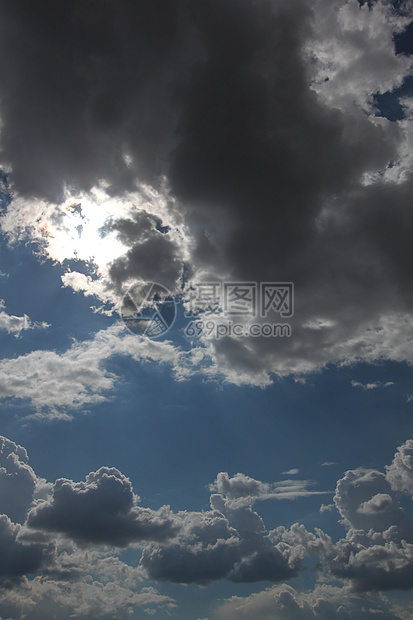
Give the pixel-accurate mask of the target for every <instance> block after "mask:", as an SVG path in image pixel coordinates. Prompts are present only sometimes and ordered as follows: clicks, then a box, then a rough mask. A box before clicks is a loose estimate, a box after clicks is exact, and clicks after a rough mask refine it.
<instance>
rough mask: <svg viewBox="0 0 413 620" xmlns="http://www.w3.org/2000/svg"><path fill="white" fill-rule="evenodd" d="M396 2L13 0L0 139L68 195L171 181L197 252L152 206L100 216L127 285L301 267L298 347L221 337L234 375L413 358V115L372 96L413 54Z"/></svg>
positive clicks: (0, 45)
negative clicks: (98, 0) (382, 107)
mask: <svg viewBox="0 0 413 620" xmlns="http://www.w3.org/2000/svg"><path fill="white" fill-rule="evenodd" d="M391 9H392V7H391V3H389V2H385V1H379V2H376V3H373V4H372V5H371V6H370V7H369V5H368V3H364V5H363V6H360V4H359V2H358V1H357V0H350V1H349V2H346V1H345V0H336V2H335V4H334V11H332V10H331V3H330V2H329V1H328V0H317V2H313V3H311V5H309V3H308V2H305V1H304V0H293V1H291V2H288V3H285V2H282V0H276V1H275V2H262V3H256V2H253V1H252V0H243V1H242V2H234V1H233V0H225V2H222V1H221V0H212V1H211V2H208V3H188V2H186V1H184V0H182V1H181V0H179V1H178V2H174V3H173V4H171V3H168V2H166V1H165V0H156V1H154V2H146V1H145V2H141V3H138V4H136V5H135V4H131V3H113V2H110V1H109V0H105V1H104V2H102V4H101V7H100V10H99V16H98V17H96V15H95V9H94V4H93V2H91V1H89V0H88V1H87V2H82V3H80V4H79V3H71V4H67V5H65V6H64V7H63V6H53V7H50V5H49V3H47V2H37V3H36V9H34V8H33V6H32V4H31V3H30V2H23V4H19V5H18V6H17V5H16V4H15V3H13V2H11V0H10V1H5V2H3V3H2V7H1V9H0V11H1V13H0V17H1V20H0V21H1V24H2V26H1V31H0V58H1V59H2V61H1V64H0V94H1V97H2V110H1V121H2V129H1V146H2V159H3V161H4V164H5V165H7V166H8V167H9V168H10V169H11V173H10V177H11V179H12V181H13V183H14V188H15V190H16V191H17V192H18V193H19V194H20V195H21V196H25V197H27V198H28V199H29V200H32V199H33V198H35V197H36V198H39V199H44V198H46V199H49V200H52V201H55V202H57V203H58V202H59V201H60V200H63V198H64V197H65V196H66V194H65V188H66V190H67V191H69V190H70V191H71V190H73V191H84V192H88V191H89V190H90V189H91V188H92V187H94V186H97V185H98V184H99V183H100V184H101V186H104V187H106V189H107V192H108V194H110V195H112V196H119V197H122V196H127V194H126V192H131V191H132V190H135V189H136V183H140V184H141V186H142V184H152V185H153V186H155V187H157V188H158V189H160V188H162V187H163V188H165V187H167V188H168V192H169V194H170V196H172V197H173V199H174V200H175V201H176V205H177V207H176V209H177V211H178V212H179V215H180V217H181V221H182V223H183V226H184V227H185V230H186V232H187V235H188V238H189V239H190V243H189V245H188V247H186V246H185V250H188V252H187V253H185V252H183V248H182V246H183V245H185V244H182V243H181V244H180V243H179V242H178V241H177V239H176V238H175V237H173V235H172V234H171V233H169V232H168V233H166V234H163V233H162V232H161V231H160V230H159V227H158V228H157V227H156V226H155V227H154V226H153V221H152V222H151V218H150V217H149V219H148V217H146V220H145V216H144V215H143V214H142V213H141V214H136V213H135V215H133V216H131V217H129V218H125V217H124V214H123V213H120V214H119V215H118V216H116V215H115V216H114V217H113V218H112V219H111V221H110V222H108V223H107V230H108V231H109V230H112V231H113V232H116V233H118V234H119V236H121V237H122V238H123V240H124V241H125V242H126V243H127V250H126V252H125V253H124V254H123V255H121V256H118V257H117V258H116V259H114V260H113V262H112V264H111V266H110V269H109V273H108V281H107V282H106V284H108V285H109V284H110V285H111V286H112V287H113V288H115V289H116V290H119V289H120V287H121V285H122V284H123V283H125V281H127V280H128V279H130V278H143V279H153V280H155V281H161V280H163V283H164V284H167V285H168V286H169V287H171V288H175V287H176V288H178V287H179V281H180V279H181V277H182V273H183V268H184V266H185V267H188V271H189V272H190V273H191V274H192V275H193V276H194V277H195V276H199V277H200V278H203V277H207V276H208V277H213V278H218V277H221V276H222V277H227V278H231V279H232V280H241V281H242V280H247V281H275V280H276V281H280V280H282V281H293V282H294V284H295V291H296V307H295V315H294V318H293V319H292V321H291V324H292V331H293V341H294V345H293V346H292V344H291V342H292V341H291V339H281V338H278V339H277V342H276V346H275V344H274V341H273V339H272V338H254V339H252V338H249V339H248V338H247V339H241V338H240V339H238V340H236V339H234V338H230V337H227V338H222V339H220V340H217V341H211V342H210V343H209V348H208V350H207V354H209V355H210V359H211V360H212V363H213V364H214V365H215V366H216V367H218V369H219V372H220V373H221V374H222V376H224V377H225V378H226V379H227V380H232V381H234V382H239V383H242V382H244V383H248V382H249V383H253V384H254V383H255V384H259V385H266V384H268V382H269V381H270V380H271V375H272V374H274V373H275V374H280V375H282V374H287V373H303V372H306V371H308V370H312V369H314V368H316V367H320V366H323V365H325V364H327V363H330V362H340V361H343V360H344V361H357V360H360V359H364V360H367V361H371V360H374V359H377V358H383V357H386V358H389V359H395V360H408V361H410V362H411V361H412V359H411V351H410V350H409V347H407V346H406V333H407V334H409V335H410V334H411V320H410V316H411V310H412V296H411V292H410V291H411V290H412V275H411V269H410V268H409V264H410V261H409V258H410V257H411V243H410V238H411V230H412V226H413V220H412V216H411V210H410V200H411V193H412V183H413V181H412V172H411V171H412V161H411V155H410V153H409V148H410V147H409V140H410V137H409V136H410V135H411V119H409V117H408V116H406V118H405V119H404V120H403V121H402V122H399V123H395V122H390V121H388V120H387V119H385V118H382V117H380V118H379V117H378V116H377V115H376V113H377V110H375V109H374V106H373V103H372V101H373V95H374V94H375V93H376V92H385V91H387V90H392V88H393V87H395V86H399V85H400V84H401V83H402V81H403V77H404V76H405V75H407V74H408V73H409V71H410V61H409V59H408V58H407V57H406V56H403V55H401V54H399V55H397V54H396V53H395V49H394V40H393V33H394V32H400V31H401V30H402V29H403V27H404V26H405V25H406V24H407V23H408V21H409V15H408V16H407V17H401V16H400V15H397V14H396V13H394V12H392V10H391ZM408 13H409V11H408ZM411 17H412V15H410V18H411ZM229 41H230V44H229ZM378 50H379V51H378ZM407 108H408V106H407V107H406V110H407ZM102 184H103V185H102ZM13 208H14V207H13V203H12V204H11V205H10V207H9V210H10V212H11V213H13ZM144 220H145V221H144ZM102 241H104V240H102ZM184 263H185V264H186V265H184ZM67 281H69V279H68V280H67ZM72 281H74V280H72ZM161 283H162V282H161ZM77 285H78V289H77V290H82V287H79V279H77ZM389 290H391V292H392V293H391V295H389V294H388V291H389Z"/></svg>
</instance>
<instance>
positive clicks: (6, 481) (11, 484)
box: [0, 436, 50, 523]
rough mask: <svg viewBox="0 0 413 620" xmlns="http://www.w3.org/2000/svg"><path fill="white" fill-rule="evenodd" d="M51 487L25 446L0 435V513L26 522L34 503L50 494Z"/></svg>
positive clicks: (14, 519) (15, 520)
mask: <svg viewBox="0 0 413 620" xmlns="http://www.w3.org/2000/svg"><path fill="white" fill-rule="evenodd" d="M49 489H50V485H49V484H48V483H47V482H46V480H44V479H43V478H38V477H37V476H36V474H35V472H34V471H33V469H32V468H31V467H30V465H29V464H28V456H27V452H26V450H25V448H23V447H22V446H19V445H18V444H16V443H14V441H10V439H7V438H6V437H1V436H0V514H1V513H3V514H5V515H7V516H8V517H10V519H11V520H12V521H13V522H15V523H23V522H24V521H25V519H26V515H27V512H28V510H29V508H30V507H31V506H32V504H33V503H34V502H35V501H37V500H38V499H40V498H42V497H45V496H47V494H48V492H49Z"/></svg>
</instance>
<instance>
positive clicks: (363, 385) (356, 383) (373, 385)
mask: <svg viewBox="0 0 413 620" xmlns="http://www.w3.org/2000/svg"><path fill="white" fill-rule="evenodd" d="M351 385H352V386H353V387H359V388H362V389H363V390H375V389H377V388H379V387H390V386H391V385H394V383H393V381H386V383H382V382H381V381H376V382H374V383H360V382H359V381H352V382H351Z"/></svg>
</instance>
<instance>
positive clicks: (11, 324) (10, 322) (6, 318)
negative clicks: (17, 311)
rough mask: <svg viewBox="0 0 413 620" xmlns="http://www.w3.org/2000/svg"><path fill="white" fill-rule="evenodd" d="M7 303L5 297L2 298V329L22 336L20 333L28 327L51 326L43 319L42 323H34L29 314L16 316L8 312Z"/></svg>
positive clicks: (0, 316) (0, 325)
mask: <svg viewBox="0 0 413 620" xmlns="http://www.w3.org/2000/svg"><path fill="white" fill-rule="evenodd" d="M5 308H6V304H5V302H4V300H3V299H0V330H4V331H6V332H7V333H9V334H13V335H14V336H16V337H18V336H20V333H21V332H22V331H24V330H27V329H46V328H47V327H50V325H49V324H48V323H46V322H45V321H43V322H42V323H37V322H35V323H33V322H32V321H31V320H30V318H29V317H28V316H27V314H24V315H23V316H14V315H13V314H8V313H7V312H6V310H5Z"/></svg>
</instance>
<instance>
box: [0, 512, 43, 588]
mask: <svg viewBox="0 0 413 620" xmlns="http://www.w3.org/2000/svg"><path fill="white" fill-rule="evenodd" d="M20 530H21V527H20V526H19V525H16V524H14V523H12V521H11V520H10V519H9V517H7V516H6V515H0V543H1V544H0V578H1V579H2V580H8V579H12V580H13V579H17V578H20V577H22V576H23V575H26V574H30V573H36V572H37V571H38V570H39V569H40V568H41V566H42V565H43V564H44V562H45V560H46V555H45V550H46V547H45V546H44V545H40V544H31V545H27V544H23V543H22V542H20V541H19V540H18V534H19V532H20Z"/></svg>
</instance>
